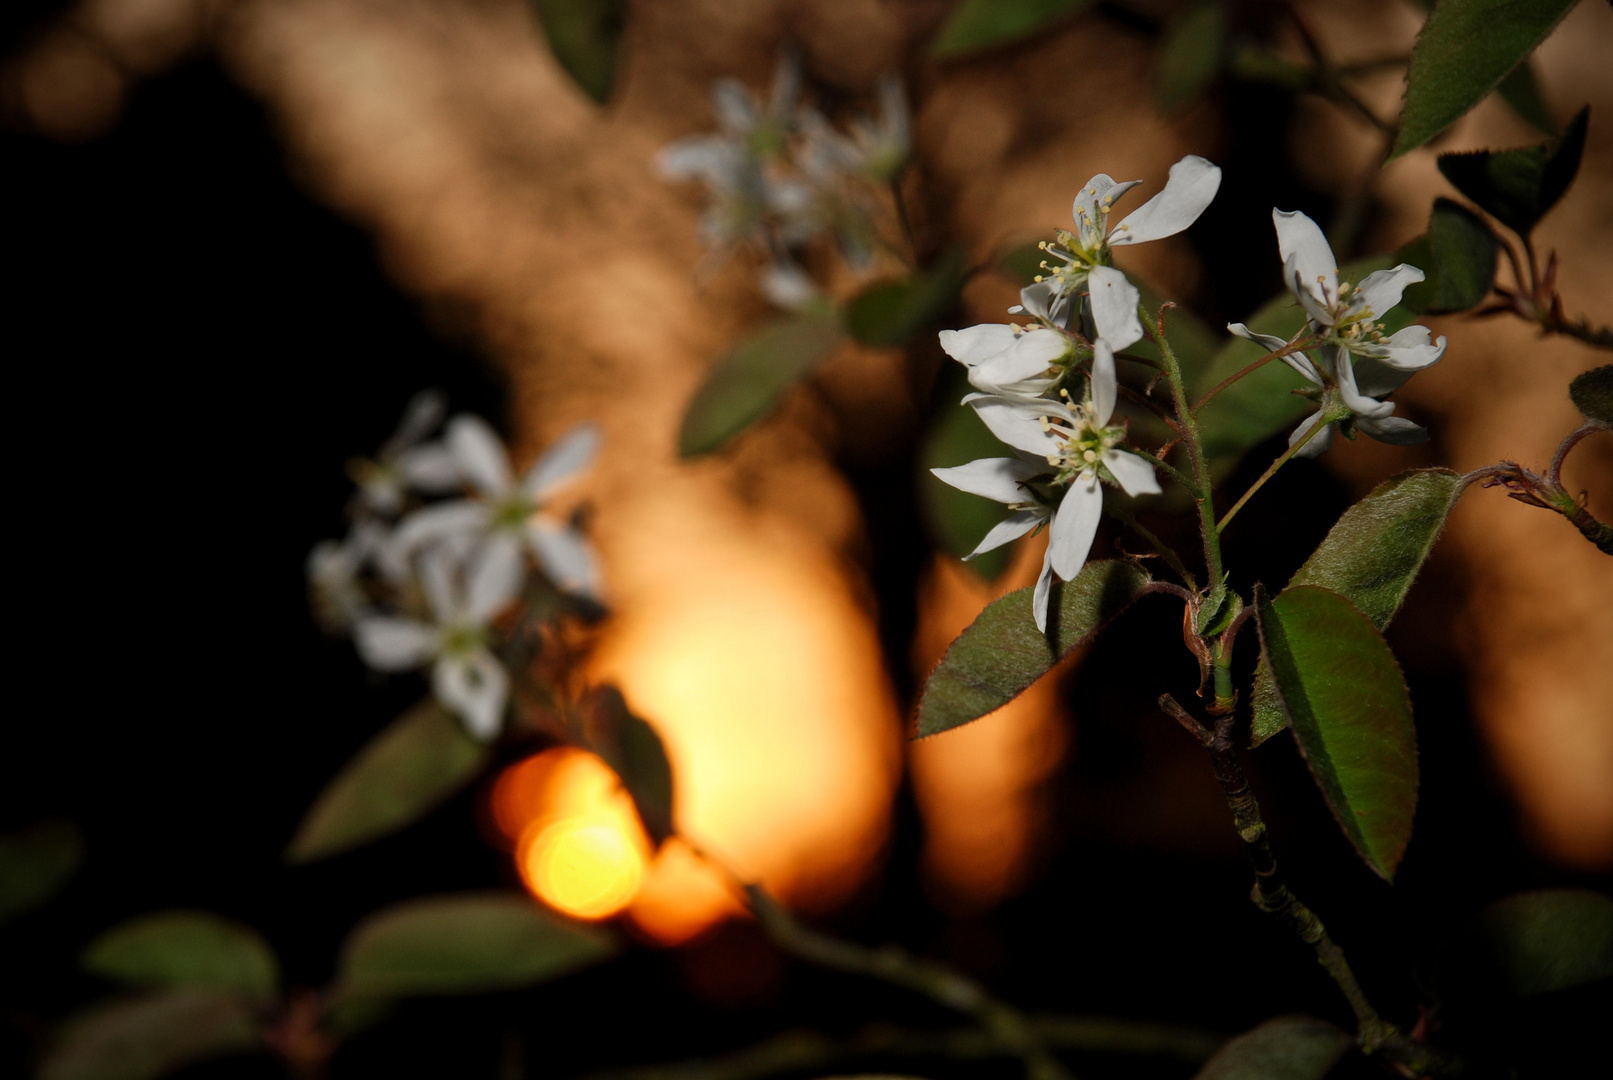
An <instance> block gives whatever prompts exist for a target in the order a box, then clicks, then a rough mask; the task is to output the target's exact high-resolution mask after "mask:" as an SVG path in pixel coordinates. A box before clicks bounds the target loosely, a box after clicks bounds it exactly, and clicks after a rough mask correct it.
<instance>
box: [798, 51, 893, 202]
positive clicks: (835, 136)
mask: <svg viewBox="0 0 1613 1080" xmlns="http://www.w3.org/2000/svg"><path fill="white" fill-rule="evenodd" d="M875 95H876V97H877V98H878V101H879V111H878V113H877V114H876V115H874V116H859V117H856V118H855V119H853V120H852V121H851V123H850V124H849V125H848V128H849V134H847V135H842V134H840V133H839V132H838V131H836V130H835V129H834V127H833V126H832V125H831V124H830V123H829V121H828V120H826V119H824V117H823V114H822V113H819V112H817V111H816V110H812V109H805V110H802V112H801V116H800V127H801V132H802V135H803V136H804V137H805V146H804V147H803V148H802V151H801V167H802V169H803V170H804V171H805V172H806V173H807V174H808V175H811V176H813V177H815V178H817V179H819V180H820V181H822V182H829V181H832V180H834V179H836V178H838V176H839V175H840V174H848V173H849V174H853V175H857V176H862V177H866V178H867V179H869V180H874V181H876V182H878V183H889V182H890V181H892V180H895V179H896V178H897V177H898V176H900V175H901V172H902V169H903V167H904V166H905V165H906V164H907V157H908V154H909V152H910V151H911V150H912V144H913V133H912V120H911V118H910V116H909V113H908V108H907V94H906V92H905V91H904V90H903V89H902V80H901V77H900V76H899V75H897V74H896V73H895V72H886V73H885V74H884V75H882V76H880V79H879V85H878V86H877V87H876V88H875Z"/></svg>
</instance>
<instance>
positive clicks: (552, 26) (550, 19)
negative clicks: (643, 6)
mask: <svg viewBox="0 0 1613 1080" xmlns="http://www.w3.org/2000/svg"><path fill="white" fill-rule="evenodd" d="M527 3H528V4H530V5H531V8H532V14H533V15H534V16H535V17H536V18H537V21H538V25H539V26H540V27H542V28H543V36H544V39H545V40H546V41H548V43H549V49H550V51H551V52H553V53H554V58H555V59H556V60H558V61H559V62H560V66H561V67H563V68H565V69H566V71H567V73H569V74H570V75H571V77H572V78H573V79H575V80H576V82H577V85H578V86H579V87H580V88H581V89H582V92H583V93H585V94H587V95H588V96H589V97H591V98H593V99H594V100H595V101H598V102H601V103H603V102H604V101H605V100H606V99H607V98H609V97H610V91H611V86H612V84H613V83H614V82H615V80H616V67H617V52H618V50H619V49H620V47H621V41H622V25H623V22H624V18H625V15H626V11H625V8H626V4H625V0H527Z"/></svg>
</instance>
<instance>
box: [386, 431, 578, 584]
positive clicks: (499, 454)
mask: <svg viewBox="0 0 1613 1080" xmlns="http://www.w3.org/2000/svg"><path fill="white" fill-rule="evenodd" d="M445 441H446V442H447V444H448V448H449V450H451V451H452V452H453V454H454V457H455V460H457V461H458V463H459V467H460V469H461V470H462V471H463V472H464V474H465V476H466V477H468V478H469V479H470V482H471V483H472V485H474V486H475V488H476V489H477V491H478V492H479V493H480V494H481V496H482V497H481V498H480V499H455V500H452V501H450V502H443V503H437V504H435V505H433V506H427V507H425V508H423V509H421V510H417V511H415V512H414V513H413V514H410V515H409V516H408V517H407V518H405V519H404V520H403V521H402V522H401V523H400V524H399V525H398V528H397V531H396V532H395V533H394V534H393V537H392V540H391V542H390V543H389V544H388V549H387V553H386V558H387V559H389V560H390V561H392V562H393V563H394V564H396V563H398V562H407V560H408V559H409V558H410V557H411V556H412V555H413V553H415V552H416V551H419V550H421V549H422V548H424V547H427V546H429V545H432V544H436V543H440V542H442V541H444V540H449V539H454V538H459V539H461V540H468V541H475V542H476V543H477V544H478V545H479V546H480V548H482V549H483V552H484V553H483V554H482V556H481V557H482V558H484V559H487V560H492V561H496V562H498V563H500V564H501V565H502V566H504V567H507V568H512V570H511V572H510V573H508V574H506V576H505V579H506V580H511V581H513V582H514V586H513V591H512V593H511V596H512V597H513V596H514V594H515V592H518V591H519V590H520V588H521V580H522V578H523V577H524V576H525V575H524V566H525V560H524V556H523V553H522V549H523V548H526V549H528V550H530V551H531V553H532V555H533V556H534V557H535V558H536V559H537V560H538V565H539V566H540V567H541V568H542V569H543V573H544V576H545V577H547V578H548V579H549V580H550V581H551V582H553V583H554V585H555V586H556V587H557V588H559V589H561V590H563V591H565V592H569V593H573V594H575V595H579V596H587V597H596V598H597V596H598V595H599V571H598V569H597V566H596V562H595V559H594V555H593V552H592V550H590V548H589V546H588V542H587V541H586V540H584V539H583V537H582V535H581V534H580V533H578V532H577V530H576V529H574V528H572V527H571V526H570V525H569V524H563V523H559V522H556V521H553V520H550V519H549V518H548V517H545V516H544V515H543V514H542V513H541V511H542V509H543V504H544V501H545V500H546V499H547V498H548V497H549V496H550V495H552V494H553V493H554V492H555V490H556V489H558V488H559V487H561V486H562V485H563V484H565V483H567V482H568V481H570V480H572V479H573V478H575V477H576V475H577V474H578V473H580V472H581V471H582V470H583V469H585V468H587V466H588V464H589V463H590V462H591V461H593V458H594V454H595V453H596V452H597V451H598V449H599V428H598V427H596V426H595V425H593V424H579V425H577V426H576V427H574V428H572V429H571V430H570V431H569V432H567V433H566V434H565V435H563V436H561V437H560V439H559V440H558V441H556V442H555V444H554V445H553V446H551V447H550V448H549V449H548V450H547V451H546V452H545V453H544V454H543V455H542V456H540V457H539V458H538V460H537V461H535V462H533V463H532V467H531V468H529V469H528V470H527V471H526V475H525V476H523V477H522V478H521V480H520V482H519V483H517V482H516V480H515V477H514V476H513V474H512V473H511V472H510V465H509V457H508V454H507V453H506V452H505V449H504V444H503V443H502V442H501V441H499V437H498V436H497V435H496V434H495V433H494V432H493V429H492V428H490V427H489V426H488V425H487V423H486V422H485V421H483V420H482V419H480V418H479V417H475V416H469V415H461V416H456V417H454V419H453V420H452V421H450V422H449V424H448V432H447V435H446V437H445Z"/></svg>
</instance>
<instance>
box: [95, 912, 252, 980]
mask: <svg viewBox="0 0 1613 1080" xmlns="http://www.w3.org/2000/svg"><path fill="white" fill-rule="evenodd" d="M82 963H83V966H84V968H85V970H87V971H91V972H94V973H95V974H97V975H100V976H102V977H104V978H108V979H115V980H116V981H118V982H121V983H126V984H128V985H130V986H139V987H147V986H150V987H212V988H213V989H217V990H235V991H239V992H241V993H243V994H246V995H249V996H251V997H257V998H263V999H268V998H273V997H274V996H275V993H276V992H277V990H278V988H279V983H280V971H279V965H278V964H277V963H276V961H275V958H274V952H273V951H272V950H271V949H270V948H269V944H268V942H266V941H264V940H263V936H262V935H261V934H259V933H258V932H257V931H256V930H254V929H252V928H251V927H250V926H243V925H241V924H240V923H238V922H234V921H232V920H230V919H226V918H224V917H223V916H222V915H215V914H213V913H212V912H210V911H160V912H157V913H155V914H152V915H143V916H141V917H140V918H137V919H130V920H129V921H128V922H125V923H122V924H120V925H118V926H115V927H113V928H112V929H111V930H108V931H107V932H106V933H104V934H102V935H101V936H100V937H98V938H96V939H95V940H94V941H92V942H90V944H89V946H88V947H87V948H86V949H85V950H84V955H83V958H82Z"/></svg>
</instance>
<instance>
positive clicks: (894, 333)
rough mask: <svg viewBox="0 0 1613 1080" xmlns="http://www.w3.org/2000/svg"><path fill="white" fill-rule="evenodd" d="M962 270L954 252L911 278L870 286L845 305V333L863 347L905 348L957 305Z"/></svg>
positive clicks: (963, 268) (961, 286) (961, 282)
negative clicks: (900, 346)
mask: <svg viewBox="0 0 1613 1080" xmlns="http://www.w3.org/2000/svg"><path fill="white" fill-rule="evenodd" d="M965 269H966V268H965V266H964V257H963V253H962V252H959V251H954V252H951V253H949V254H947V255H944V256H942V257H941V258H940V259H938V260H936V262H935V264H934V265H933V266H931V267H929V268H928V269H926V270H922V271H920V272H919V273H917V274H914V275H913V276H912V277H909V278H904V279H902V280H899V281H885V282H879V283H876V284H874V285H870V286H869V287H868V288H866V289H864V290H863V291H862V292H860V293H858V294H857V295H856V296H854V297H852V298H851V300H850V301H849V302H848V303H847V304H846V330H847V331H848V332H849V333H850V334H851V336H852V337H854V338H856V339H857V340H858V341H860V342H862V343H863V344H865V345H886V346H894V345H906V344H907V343H908V342H910V341H912V340H913V339H914V338H915V337H917V336H918V334H919V333H921V332H922V331H925V330H928V329H930V328H931V327H932V326H933V325H934V324H935V322H936V320H938V319H940V318H941V317H942V316H943V315H945V314H946V313H947V311H948V310H949V309H951V307H952V306H953V305H954V304H956V303H957V302H958V291H959V290H960V289H962V288H963V279H964V271H965Z"/></svg>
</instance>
